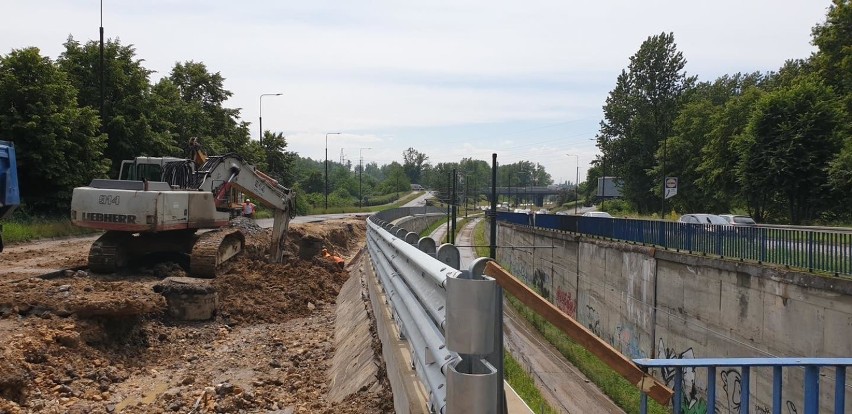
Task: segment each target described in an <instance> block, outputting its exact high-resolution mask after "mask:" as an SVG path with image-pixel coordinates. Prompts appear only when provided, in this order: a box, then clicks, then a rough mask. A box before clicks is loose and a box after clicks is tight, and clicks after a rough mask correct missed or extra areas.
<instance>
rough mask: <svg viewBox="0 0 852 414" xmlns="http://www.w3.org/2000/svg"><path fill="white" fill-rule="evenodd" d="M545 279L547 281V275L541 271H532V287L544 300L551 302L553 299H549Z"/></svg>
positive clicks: (548, 290)
mask: <svg viewBox="0 0 852 414" xmlns="http://www.w3.org/2000/svg"><path fill="white" fill-rule="evenodd" d="M547 279H548V276H547V274H545V273H544V271H543V270H541V269H535V270H534V271H533V278H532V284H533V286H535V288H536V289H537V290H538V291H539V292H540V293H541V296H542V297H543V298H546V299H548V300H553V298H551V297H550V289H549V288H548V287H547V285H548V284H547Z"/></svg>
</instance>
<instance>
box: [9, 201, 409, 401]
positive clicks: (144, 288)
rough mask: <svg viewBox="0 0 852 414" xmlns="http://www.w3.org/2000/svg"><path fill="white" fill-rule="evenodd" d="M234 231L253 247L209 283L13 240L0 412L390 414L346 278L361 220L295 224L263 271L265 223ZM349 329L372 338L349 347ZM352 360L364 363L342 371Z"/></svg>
mask: <svg viewBox="0 0 852 414" xmlns="http://www.w3.org/2000/svg"><path fill="white" fill-rule="evenodd" d="M229 227H230V228H231V229H234V228H236V229H239V231H240V232H241V233H242V234H243V235H244V236H245V249H244V251H243V252H242V253H241V254H240V255H238V256H236V257H234V258H233V259H231V260H229V261H228V262H227V263H226V264H225V265H224V266H222V267H221V268H220V269H219V270H218V271H217V274H216V276H215V277H214V278H210V279H194V278H187V276H188V275H187V270H186V265H185V264H182V263H180V261H179V260H174V261H170V260H168V258H166V259H165V260H163V259H162V258H157V257H152V258H149V259H147V260H145V261H142V262H140V263H133V264H131V266H129V267H128V268H126V269H123V270H121V271H118V272H115V273H111V274H97V273H93V272H89V271H87V270H86V269H87V255H88V252H89V248H90V246H91V245H92V243H93V241H94V240H95V238H96V237H95V236H92V237H84V238H74V239H65V240H48V241H38V242H34V243H26V244H19V245H14V246H7V248H6V250H5V251H4V253H3V254H2V255H0V269H2V270H0V284H2V285H3V287H2V289H0V349H2V352H0V413H4V414H5V413H30V412H39V413H118V412H121V413H162V412H181V413H213V412H222V413H236V412H246V413H251V412H264V413H308V412H310V413H365V412H393V398H392V396H391V394H390V387H389V386H388V384H387V378H386V375H385V370H384V367H383V363H382V362H381V358H380V349H381V345H380V344H379V342H378V339H377V338H376V335H375V332H374V328H372V326H373V325H372V323H371V322H370V311H368V310H367V309H368V307H367V306H366V305H365V303H366V302H365V299H364V296H363V295H362V294H361V289H362V286H361V282H360V280H359V279H358V278H357V277H353V278H350V276H349V269H350V268H351V267H352V266H355V265H358V264H359V261H360V260H361V258H362V249H363V246H364V240H365V222H364V220H363V219H362V218H347V219H340V220H328V221H324V222H316V223H302V224H293V225H291V226H290V228H289V231H288V234H287V238H286V247H285V249H284V251H285V252H284V255H283V260H281V263H269V260H268V257H267V250H268V249H267V248H268V246H269V245H270V234H271V231H270V230H269V229H263V228H261V227H259V226H258V225H257V224H256V223H255V222H254V221H253V220H250V219H246V218H237V219H234V220H232V221H231V222H230V226H229ZM323 249H325V251H323ZM187 284H189V285H190V286H191V288H190V289H188V290H187V288H186V285H187ZM187 293H191V294H189V295H188V294H187ZM199 293H201V294H200V295H199ZM181 300H184V302H182V303H181ZM193 301H194V302H193ZM342 303H346V304H347V305H346V306H348V308H347V309H354V311H348V313H341V309H342V308H343V306H342V305H341V304H342ZM205 306H206V307H205ZM341 315H343V316H341ZM355 315H360V316H355ZM364 315H366V316H364ZM342 319H343V320H342ZM355 319H357V320H355ZM353 330H361V331H363V332H362V333H361V335H360V336H362V337H365V338H367V339H366V340H365V341H362V342H364V343H362V344H361V345H360V346H355V347H352V346H349V345H347V346H341V345H340V343H341V341H344V340H347V339H349V340H351V338H352V337H357V336H359V335H354V334H353V333H352V332H353ZM355 364H361V365H363V366H365V367H367V368H364V369H362V368H361V367H360V366H359V367H355V368H353V369H349V370H347V367H349V366H350V365H351V366H353V367H354V366H355ZM356 374H357V375H356Z"/></svg>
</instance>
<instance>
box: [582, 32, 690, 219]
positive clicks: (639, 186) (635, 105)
mask: <svg viewBox="0 0 852 414" xmlns="http://www.w3.org/2000/svg"><path fill="white" fill-rule="evenodd" d="M685 65H686V60H684V58H683V55H682V54H681V52H678V51H677V46H676V45H675V43H674V35H673V34H671V33H669V34H666V33H662V34H660V35H657V36H651V37H649V38H648V39H647V40H645V42H643V43H642V45H641V46H640V47H639V51H638V52H636V54H634V55H633V56H631V57H630V65H629V67H628V71H622V72H621V74H620V75H619V76H618V80H617V82H616V86H615V89H613V90H612V91H611V92H610V94H609V96H608V97H607V100H606V104H605V105H604V108H603V109H604V120H603V121H601V128H600V132H599V133H598V137H597V141H598V147H599V148H600V149H601V152H602V153H603V154H604V157H605V161H606V164H607V166H608V167H609V168H608V171H607V172H606V173H607V175H616V176H618V177H619V178H620V179H621V181H622V194H623V195H624V197H625V198H627V199H628V200H629V201H630V202H631V203H632V204H634V205H635V206H636V207H637V209H638V210H639V211H640V212H649V211H653V210H654V208H655V207H656V206H658V205H659V198H657V196H655V194H654V192H653V190H654V189H656V188H657V187H660V186H662V175H659V176H652V175H651V174H650V173H649V171H650V170H651V168H652V167H653V166H654V164H655V160H654V154H655V152H656V151H657V149H658V148H659V147H660V146H662V154H663V157H662V159H661V161H662V165H661V167H660V169H659V171H661V172H662V174H663V175H668V169H667V167H666V166H665V162H666V161H667V158H668V156H667V154H666V152H667V149H666V141H665V138H667V137H668V136H669V135H670V133H671V128H672V123H673V121H674V119H675V117H676V116H677V113H678V112H679V110H680V106H681V104H682V102H681V101H682V96H683V94H684V92H685V91H686V90H688V89H689V88H691V87H692V84H693V83H694V81H695V78H694V77H687V76H686V73H685V72H683V68H684V67H685Z"/></svg>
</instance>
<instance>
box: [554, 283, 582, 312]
mask: <svg viewBox="0 0 852 414" xmlns="http://www.w3.org/2000/svg"><path fill="white" fill-rule="evenodd" d="M556 307H557V308H559V310H561V311H562V312H565V314H566V315H568V316H570V317H572V318H575V319H576V318H577V302H576V301H575V300H574V295H572V294H571V292H566V291H564V290H562V287H557V288H556Z"/></svg>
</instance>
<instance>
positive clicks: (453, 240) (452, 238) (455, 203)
mask: <svg viewBox="0 0 852 414" xmlns="http://www.w3.org/2000/svg"><path fill="white" fill-rule="evenodd" d="M457 181H458V176H457V175H456V169H455V168H453V198H452V200H453V207H452V208H453V217H452V221H453V231H452V232H451V233H450V243H453V244H455V243H456V210H457V209H458V201H457V200H458V196H457V195H456V182H457Z"/></svg>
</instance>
